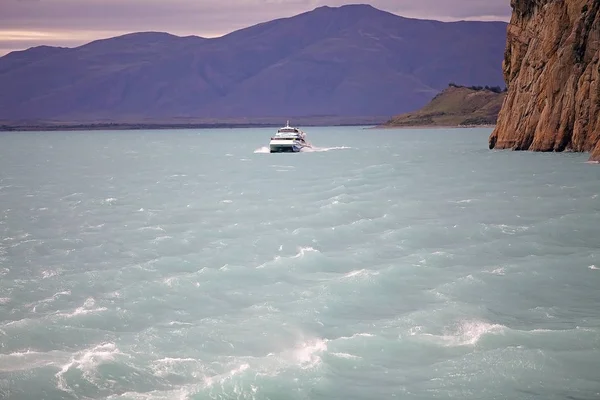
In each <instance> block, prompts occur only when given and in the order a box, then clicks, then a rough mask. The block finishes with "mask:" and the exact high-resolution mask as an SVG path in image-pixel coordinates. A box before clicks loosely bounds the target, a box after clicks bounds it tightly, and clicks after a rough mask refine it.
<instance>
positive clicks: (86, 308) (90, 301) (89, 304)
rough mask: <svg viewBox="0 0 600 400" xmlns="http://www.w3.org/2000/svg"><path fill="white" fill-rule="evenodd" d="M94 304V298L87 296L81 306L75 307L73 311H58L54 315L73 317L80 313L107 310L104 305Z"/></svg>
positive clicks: (85, 313)
mask: <svg viewBox="0 0 600 400" xmlns="http://www.w3.org/2000/svg"><path fill="white" fill-rule="evenodd" d="M95 305H96V300H94V298H93V297H88V298H87V299H86V300H85V302H84V303H83V306H81V307H77V308H76V309H75V311H73V312H71V313H64V312H59V313H57V314H56V315H58V316H61V317H66V318H73V317H77V316H80V315H87V314H95V313H98V312H102V311H106V310H107V308H106V307H94V306H95Z"/></svg>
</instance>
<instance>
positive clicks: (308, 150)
mask: <svg viewBox="0 0 600 400" xmlns="http://www.w3.org/2000/svg"><path fill="white" fill-rule="evenodd" d="M351 148H352V147H347V146H336V147H305V148H303V149H302V150H300V152H301V153H322V152H325V151H332V150H348V149H351Z"/></svg>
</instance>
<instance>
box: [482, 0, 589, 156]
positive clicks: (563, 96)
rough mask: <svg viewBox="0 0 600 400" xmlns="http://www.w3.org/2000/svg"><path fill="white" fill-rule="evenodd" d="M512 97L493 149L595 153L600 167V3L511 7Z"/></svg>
mask: <svg viewBox="0 0 600 400" xmlns="http://www.w3.org/2000/svg"><path fill="white" fill-rule="evenodd" d="M511 6H512V8H513V15H512V18H511V22H510V24H509V26H508V30H507V44H506V51H505V57H504V62H503V71H504V78H505V80H506V83H507V86H508V94H507V96H506V99H505V100H504V103H503V106H502V109H501V111H500V113H499V115H498V123H497V125H496V128H495V129H494V131H493V132H492V134H491V136H490V138H489V147H490V149H494V148H496V149H513V150H533V151H565V150H571V151H592V157H591V159H592V160H598V161H600V72H599V68H600V61H599V58H600V0H511Z"/></svg>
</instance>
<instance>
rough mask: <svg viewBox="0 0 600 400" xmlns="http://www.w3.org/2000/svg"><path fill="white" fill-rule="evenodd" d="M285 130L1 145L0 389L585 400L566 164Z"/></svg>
mask: <svg viewBox="0 0 600 400" xmlns="http://www.w3.org/2000/svg"><path fill="white" fill-rule="evenodd" d="M306 131H307V134H308V137H309V139H310V140H311V141H312V142H313V144H314V145H315V146H317V147H318V149H317V151H314V152H309V153H300V154H268V153H265V152H264V148H263V146H266V145H267V143H268V140H269V138H270V136H271V134H272V129H240V130H235V129H231V130H225V129H224V130H205V131H203V130H197V131H195V130H185V131H183V130H182V131H124V132H117V131H109V132H98V131H97V132H47V133H24V132H22V133H3V134H2V135H0V398H2V399H105V398H108V399H383V398H397V399H438V398H439V399H446V398H457V399H517V398H518V399H545V400H549V399H565V398H571V399H597V398H600V372H599V371H600V290H599V287H600V197H599V192H600V168H598V167H597V166H594V165H589V164H587V163H586V162H585V161H586V160H587V157H588V156H587V155H586V154H568V153H567V154H541V153H522V152H508V151H489V150H488V149H487V137H488V135H489V133H490V130H489V129H465V130H460V129H455V130H444V129H438V130H384V131H382V130H365V129H362V128H357V127H342V128H306Z"/></svg>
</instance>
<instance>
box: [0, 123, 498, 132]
mask: <svg viewBox="0 0 600 400" xmlns="http://www.w3.org/2000/svg"><path fill="white" fill-rule="evenodd" d="M290 124H291V125H294V126H303V127H310V126H325V127H334V126H365V128H364V129H468V128H493V127H495V125H410V126H388V125H381V124H373V123H368V122H366V121H356V122H339V123H314V122H313V123H297V124H292V123H291V122H290ZM280 126H282V125H281V124H276V123H237V124H235V123H197V124H177V123H174V124H169V123H164V124H158V123H156V124H152V123H150V124H144V123H140V124H136V123H93V124H85V123H82V124H47V125H46V124H40V125H36V124H31V125H25V124H24V125H9V124H5V125H0V132H52V131H109V130H114V131H121V130H161V129H162V130H165V129H235V128H278V127H280Z"/></svg>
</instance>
